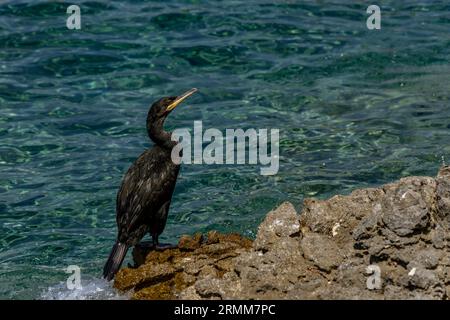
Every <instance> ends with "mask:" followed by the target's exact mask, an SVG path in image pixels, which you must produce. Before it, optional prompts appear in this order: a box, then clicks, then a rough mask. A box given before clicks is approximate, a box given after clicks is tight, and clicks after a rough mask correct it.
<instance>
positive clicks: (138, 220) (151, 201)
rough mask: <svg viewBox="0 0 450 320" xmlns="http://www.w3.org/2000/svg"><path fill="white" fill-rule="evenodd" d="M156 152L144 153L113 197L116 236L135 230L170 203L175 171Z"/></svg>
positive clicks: (158, 150) (164, 157)
mask: <svg viewBox="0 0 450 320" xmlns="http://www.w3.org/2000/svg"><path fill="white" fill-rule="evenodd" d="M160 151H161V150H160V149H158V148H153V149H151V150H148V151H145V152H144V153H143V154H142V155H141V156H140V157H139V158H138V159H137V160H136V161H135V163H134V164H133V165H132V166H131V167H130V169H128V172H127V173H126V175H125V177H124V179H123V181H122V185H121V187H120V190H119V192H118V194H117V204H116V210H117V225H118V227H119V235H120V234H121V233H126V234H128V233H130V232H132V231H133V230H134V229H137V228H139V227H140V226H141V225H142V224H143V223H144V220H148V218H149V217H148V215H149V214H151V213H153V214H154V213H156V211H157V210H158V209H159V208H160V206H161V205H163V204H164V203H165V202H167V201H168V200H170V198H171V196H172V192H173V188H174V187H175V183H176V178H177V174H178V170H174V169H175V166H174V165H173V163H172V162H171V159H170V157H169V158H168V157H167V155H165V154H162V153H161V152H160Z"/></svg>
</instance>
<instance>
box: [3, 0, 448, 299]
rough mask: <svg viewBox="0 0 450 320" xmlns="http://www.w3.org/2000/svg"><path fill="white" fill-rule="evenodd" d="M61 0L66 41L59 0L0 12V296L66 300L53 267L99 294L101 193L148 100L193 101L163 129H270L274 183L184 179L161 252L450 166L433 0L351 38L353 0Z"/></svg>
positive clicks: (110, 196)
mask: <svg viewBox="0 0 450 320" xmlns="http://www.w3.org/2000/svg"><path fill="white" fill-rule="evenodd" d="M74 3H76V4H78V5H79V6H80V8H81V22H82V28H81V30H68V29H67V28H66V18H67V14H66V8H67V7H68V5H69V3H65V2H64V1H2V2H1V4H0V298H15V299H25V298H33V299H38V298H49V297H54V298H64V297H66V298H67V296H64V294H61V292H62V291H64V286H63V285H61V283H63V282H64V281H65V280H66V278H67V276H68V275H67V274H65V272H64V269H65V268H66V267H67V266H68V265H79V266H80V267H81V269H82V279H85V281H86V279H95V280H92V283H99V281H100V280H98V278H99V276H100V273H101V268H102V267H103V264H104V262H105V259H106V257H107V255H108V253H109V250H110V247H111V245H112V244H113V242H114V238H115V233H116V229H115V196H116V191H117V189H118V187H119V184H120V181H121V178H122V177H123V175H124V173H125V171H126V170H127V168H128V166H129V165H130V164H131V163H132V161H133V160H134V159H135V158H136V157H137V156H138V155H139V154H140V153H141V152H142V151H143V150H144V149H145V148H148V147H150V146H151V143H150V141H149V140H148V139H147V137H146V132H145V127H144V126H145V117H146V114H147V110H148V106H149V104H150V103H151V102H153V101H154V100H155V99H157V98H159V97H161V96H165V95H176V94H179V93H181V92H183V91H184V90H186V89H190V88H192V87H196V88H199V89H200V93H199V94H197V95H196V96H195V97H192V98H191V99H190V100H189V101H188V102H187V103H186V104H185V105H184V106H182V107H179V108H177V110H176V111H175V112H173V113H172V114H171V116H170V118H169V119H168V123H167V124H168V127H169V128H171V129H174V128H179V127H180V128H181V127H190V128H192V125H193V121H194V120H202V121H203V126H204V127H205V128H218V129H219V130H225V129H226V128H244V129H245V128H255V129H258V128H269V129H270V128H278V129H279V130H280V170H279V172H278V174H277V175H275V176H270V177H266V176H261V175H260V174H259V166H249V165H241V166H232V165H228V166H225V165H223V166H220V165H215V166H211V165H190V166H183V168H182V171H181V174H180V177H179V181H178V184H177V187H176V190H175V195H174V199H173V202H172V206H171V211H170V216H169V221H168V225H167V227H166V230H165V232H164V234H163V239H162V240H164V241H166V242H167V241H169V242H175V241H176V239H177V237H178V236H179V235H180V234H183V233H193V232H195V231H207V230H210V229H218V230H221V231H236V232H240V233H242V234H244V235H246V236H250V237H253V236H254V235H255V232H256V228H257V225H258V224H259V222H260V221H261V220H262V219H263V217H264V215H265V213H267V212H268V211H269V210H270V209H272V208H273V207H274V206H276V205H277V204H279V203H281V202H282V201H285V200H289V201H292V202H293V203H294V204H295V206H296V207H297V208H299V209H300V208H301V203H302V200H303V199H304V198H305V197H310V196H314V197H319V198H326V197H329V196H331V195H334V194H338V193H344V194H345V193H349V192H350V191H351V190H352V189H354V188H359V187H367V186H375V185H379V184H382V183H386V182H388V181H391V180H394V179H398V178H400V177H403V176H407V175H434V174H435V173H436V171H437V169H438V167H439V166H440V164H441V162H442V157H444V158H449V161H450V146H449V141H450V140H449V138H450V130H449V129H450V109H449V101H450V90H449V89H450V82H449V74H450V64H449V54H450V4H449V3H448V1H382V2H380V3H379V5H380V6H381V15H382V20H381V30H368V29H367V27H366V19H367V17H368V15H367V14H366V8H367V5H368V4H355V2H353V1H342V0H339V1H338V0H335V1H311V0H309V1H293V0H284V1H262V0H261V1H200V0H199V1H161V2H158V1H131V0H129V1H106V0H105V1H103V0H102V1H70V4H74ZM95 281H97V282H95ZM99 286H100V287H102V286H103V287H102V288H103V289H105V288H108V286H107V285H105V284H99ZM48 288H50V290H51V291H52V292H53V293H51V294H50V296H49V295H48V294H47V295H45V294H43V293H44V292H47V290H48ZM106 291H107V290H106Z"/></svg>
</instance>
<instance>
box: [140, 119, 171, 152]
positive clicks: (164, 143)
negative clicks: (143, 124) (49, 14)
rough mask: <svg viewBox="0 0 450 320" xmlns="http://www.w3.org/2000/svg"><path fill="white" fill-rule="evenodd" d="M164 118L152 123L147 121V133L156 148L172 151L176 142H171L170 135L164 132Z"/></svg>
mask: <svg viewBox="0 0 450 320" xmlns="http://www.w3.org/2000/svg"><path fill="white" fill-rule="evenodd" d="M164 120H165V118H158V119H156V120H154V121H147V133H148V136H149V137H150V139H152V141H153V142H154V143H156V144H157V145H158V146H160V147H162V148H164V149H167V150H172V148H173V147H174V146H175V144H176V141H172V139H171V138H172V133H171V132H167V131H165V130H164Z"/></svg>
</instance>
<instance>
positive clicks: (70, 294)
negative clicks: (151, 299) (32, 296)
mask: <svg viewBox="0 0 450 320" xmlns="http://www.w3.org/2000/svg"><path fill="white" fill-rule="evenodd" d="M81 286H82V288H81V289H73V290H70V289H68V288H67V284H66V282H61V283H59V284H57V285H54V286H51V287H49V288H48V289H47V291H44V292H43V293H42V294H41V296H40V299H42V300H126V299H129V296H128V295H126V294H119V293H118V292H117V291H116V290H115V289H114V288H113V287H112V282H107V281H106V280H104V279H98V278H91V279H83V280H82V282H81Z"/></svg>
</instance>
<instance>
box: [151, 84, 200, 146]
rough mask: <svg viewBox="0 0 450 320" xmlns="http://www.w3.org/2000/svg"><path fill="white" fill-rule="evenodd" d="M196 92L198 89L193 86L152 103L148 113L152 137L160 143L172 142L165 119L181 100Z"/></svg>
mask: <svg viewBox="0 0 450 320" xmlns="http://www.w3.org/2000/svg"><path fill="white" fill-rule="evenodd" d="M195 92H197V89H196V88H192V89H191V90H189V91H186V92H185V93H183V94H182V95H180V96H177V97H164V98H161V99H159V100H158V101H156V102H155V103H153V104H152V106H151V107H150V110H149V111H148V115H147V132H148V135H149V137H150V139H152V140H153V141H154V142H156V143H159V144H162V143H163V144H167V143H169V142H170V134H169V133H168V132H165V131H164V128H163V125H164V120H166V118H167V116H168V115H169V113H171V112H172V111H173V110H174V109H175V108H176V107H177V106H178V105H179V104H180V103H181V102H183V101H184V100H185V99H186V98H188V97H190V96H191V95H192V94H194V93H195Z"/></svg>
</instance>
